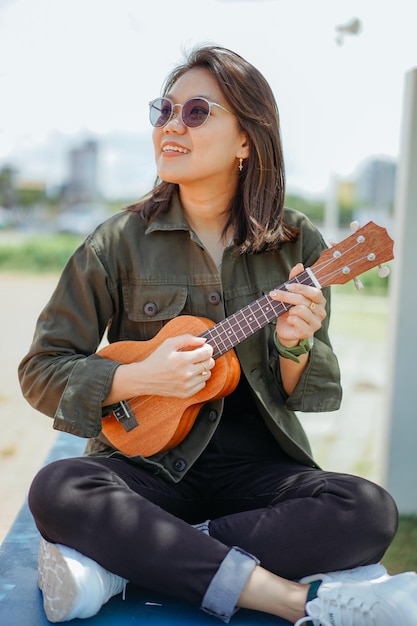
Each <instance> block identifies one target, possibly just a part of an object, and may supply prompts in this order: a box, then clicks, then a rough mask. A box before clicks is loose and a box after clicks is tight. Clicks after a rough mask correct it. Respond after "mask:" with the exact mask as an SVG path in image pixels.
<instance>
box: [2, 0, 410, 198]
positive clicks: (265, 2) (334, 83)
mask: <svg viewBox="0 0 417 626" xmlns="http://www.w3.org/2000/svg"><path fill="white" fill-rule="evenodd" d="M353 17H358V18H359V19H360V21H361V30H360V32H359V33H358V34H357V35H355V36H353V35H351V36H347V37H346V38H345V40H344V43H343V45H338V44H337V43H336V40H335V39H336V27H337V26H338V25H339V24H343V23H346V22H348V21H349V20H351V18H353ZM416 24H417V2H416V1H415V0H395V1H391V0H251V1H249V0H248V1H241V0H206V2H198V3H196V2H195V1H193V0H175V1H172V0H159V1H154V0H151V1H150V0H0V165H1V164H3V163H6V162H12V161H16V162H18V163H20V164H21V165H22V167H23V168H24V170H25V171H24V173H25V174H26V175H27V176H28V177H32V178H36V177H38V178H42V177H44V178H45V180H46V181H47V182H48V183H53V182H54V178H57V177H59V171H60V167H62V155H61V156H60V154H61V153H60V152H59V151H60V150H61V152H62V151H63V149H64V148H63V146H64V145H65V142H67V141H68V138H70V139H71V140H72V141H74V142H76V141H77V140H80V139H81V138H82V137H86V136H97V137H99V138H100V137H103V140H104V143H106V141H107V144H108V140H109V138H110V137H111V136H112V134H114V133H115V131H123V132H124V133H127V134H128V135H127V136H129V135H131V137H132V141H133V138H134V137H136V138H137V137H141V136H140V135H139V133H146V134H145V135H144V136H143V137H142V144H143V143H145V144H146V145H147V143H148V138H149V147H150V134H149V123H148V106H147V103H148V102H149V100H151V99H152V98H155V97H156V96H157V95H158V94H159V93H160V88H161V85H162V82H163V79H164V77H165V75H166V74H167V72H168V71H169V70H170V69H171V68H172V66H173V65H174V64H175V63H176V62H177V61H179V60H181V58H182V50H183V48H189V47H191V46H192V45H194V44H196V43H201V42H210V43H217V44H220V45H223V46H225V47H228V48H231V49H233V50H235V51H236V52H238V53H240V54H242V55H243V56H244V57H246V58H247V59H248V60H249V61H250V62H252V63H253V64H254V65H255V66H257V67H258V69H260V70H261V71H262V72H263V74H264V75H265V76H266V78H267V79H268V80H269V82H270V83H271V86H272V88H273V90H274V93H275V95H276V98H277V101H278V106H279V109H280V114H281V123H282V133H283V140H284V152H285V157H286V162H287V171H288V182H289V185H293V186H296V187H299V188H302V189H304V190H306V191H307V192H308V191H310V192H316V191H320V190H322V189H324V188H325V187H326V185H327V182H328V180H329V174H330V172H332V171H334V172H336V173H338V174H340V175H342V176H348V175H350V174H351V173H352V172H353V171H354V170H355V169H356V168H357V166H358V164H360V163H361V162H362V161H363V160H364V159H366V158H367V157H369V156H374V155H383V156H392V157H396V156H397V154H398V149H399V137H400V125H401V112H402V96H403V89H404V80H405V75H406V73H407V72H409V71H410V70H411V69H412V68H415V67H417V36H416ZM125 137H126V135H125ZM108 145H109V144H108ZM54 146H55V147H54ZM133 146H134V142H133ZM131 148H132V146H131ZM118 149H119V150H120V146H119V148H118ZM141 150H142V151H144V152H146V153H147V154H148V155H149V156H148V157H146V158H148V159H149V160H151V159H152V152H151V150H150V149H149V151H148V150H147V148H146V149H145V148H144V147H143V146H142V147H141ZM130 154H132V152H130ZM117 158H118V157H117V151H115V152H114V153H113V155H112V149H111V147H109V148H108V151H107V153H106V157H105V167H107V170H108V171H110V169H111V166H112V164H113V165H115V163H114V162H113V163H112V161H115V160H117ZM135 163H136V162H135V161H134V160H133V163H132V167H131V169H130V171H129V180H127V178H126V180H124V179H123V177H120V178H118V180H117V181H113V184H114V185H116V186H117V184H119V186H120V185H122V184H124V183H125V184H126V186H129V184H130V185H131V184H132V181H133V184H135V179H136V177H137V179H138V181H139V179H140V177H141V175H142V172H141V167H137V170H138V171H136V170H135V167H136V165H135ZM126 169H127V168H124V170H125V175H126ZM144 171H145V170H143V172H144ZM113 175H114V173H113ZM152 175H153V174H152ZM143 176H145V174H144V173H143ZM110 178H111V176H110ZM108 184H110V183H108ZM121 192H122V191H121Z"/></svg>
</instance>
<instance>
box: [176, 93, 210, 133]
mask: <svg viewBox="0 0 417 626" xmlns="http://www.w3.org/2000/svg"><path fill="white" fill-rule="evenodd" d="M209 115H210V105H209V103H208V102H207V101H206V100H202V99H201V98H191V99H190V100H187V102H184V106H183V107H182V121H183V122H184V124H185V125H186V126H188V128H198V126H201V125H202V124H204V122H205V121H206V119H207V118H208V116H209Z"/></svg>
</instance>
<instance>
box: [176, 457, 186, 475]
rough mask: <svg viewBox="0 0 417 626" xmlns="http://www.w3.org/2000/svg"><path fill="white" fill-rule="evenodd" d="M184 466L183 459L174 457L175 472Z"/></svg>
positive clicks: (182, 469) (181, 469)
mask: <svg viewBox="0 0 417 626" xmlns="http://www.w3.org/2000/svg"><path fill="white" fill-rule="evenodd" d="M186 467H187V463H186V462H185V461H184V459H176V461H174V469H175V470H176V471H177V472H183V471H184V470H185V468H186Z"/></svg>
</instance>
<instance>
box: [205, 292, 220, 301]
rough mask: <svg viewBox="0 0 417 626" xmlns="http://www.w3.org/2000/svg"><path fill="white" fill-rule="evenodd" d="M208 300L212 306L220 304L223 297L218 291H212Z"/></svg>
mask: <svg viewBox="0 0 417 626" xmlns="http://www.w3.org/2000/svg"><path fill="white" fill-rule="evenodd" d="M208 299H209V302H210V304H219V303H220V300H221V297H220V294H219V293H218V292H217V291H212V292H211V293H209V297H208Z"/></svg>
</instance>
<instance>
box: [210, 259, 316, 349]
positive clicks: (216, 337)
mask: <svg viewBox="0 0 417 626" xmlns="http://www.w3.org/2000/svg"><path fill="white" fill-rule="evenodd" d="M291 282H298V283H303V284H305V285H316V282H317V281H316V279H315V277H314V275H312V272H311V271H310V272H307V271H304V272H301V274H298V275H297V276H296V277H295V278H292V279H291V280H289V281H287V282H286V283H284V284H282V285H281V286H280V287H279V289H282V290H285V288H286V287H285V285H286V284H288V283H291ZM291 306H292V305H290V304H285V303H284V302H278V301H277V300H273V299H272V298H271V297H270V296H268V295H265V296H262V297H260V298H258V300H255V301H254V302H252V303H251V304H248V305H246V306H244V307H243V308H242V309H239V311H236V313H233V314H232V315H230V316H229V317H227V318H226V319H224V320H222V321H221V322H219V323H218V324H215V326H212V327H211V328H209V330H207V331H206V332H204V333H202V335H201V337H204V338H205V339H206V340H207V343H209V344H210V345H211V346H212V347H213V358H214V359H217V358H218V357H220V356H222V354H225V353H226V352H228V350H230V349H231V348H234V347H235V346H237V345H238V344H239V343H241V342H242V341H244V340H245V339H247V338H248V337H250V336H251V335H253V334H254V333H256V332H257V331H258V330H260V329H261V328H263V327H264V326H266V325H267V324H269V323H270V322H273V321H274V320H276V319H277V318H278V317H279V316H280V315H282V314H283V313H285V312H286V311H288V309H290V308H291Z"/></svg>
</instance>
